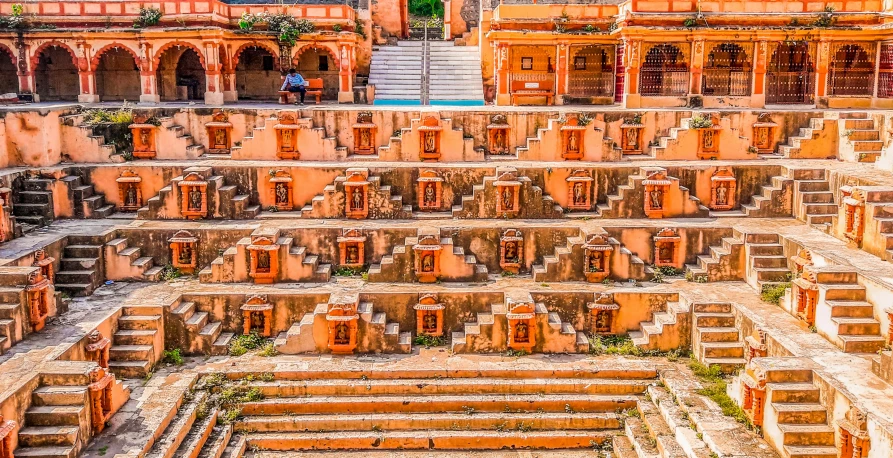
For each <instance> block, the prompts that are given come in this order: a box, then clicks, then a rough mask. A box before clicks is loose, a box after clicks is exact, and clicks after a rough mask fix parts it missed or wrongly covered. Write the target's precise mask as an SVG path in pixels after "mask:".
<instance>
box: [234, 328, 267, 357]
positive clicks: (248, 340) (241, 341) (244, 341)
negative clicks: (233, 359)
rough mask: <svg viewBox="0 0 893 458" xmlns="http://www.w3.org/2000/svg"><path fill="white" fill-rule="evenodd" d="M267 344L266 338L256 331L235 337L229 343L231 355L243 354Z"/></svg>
mask: <svg viewBox="0 0 893 458" xmlns="http://www.w3.org/2000/svg"><path fill="white" fill-rule="evenodd" d="M264 344H266V340H265V339H264V338H263V337H261V336H260V334H258V333H256V332H252V333H251V334H248V335H238V336H235V337H233V340H232V341H230V343H229V354H230V356H242V355H244V354H245V353H248V352H249V351H251V350H257V349H259V348H261V347H263V346H264Z"/></svg>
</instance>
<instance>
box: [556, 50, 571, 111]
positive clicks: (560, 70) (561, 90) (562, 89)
mask: <svg viewBox="0 0 893 458" xmlns="http://www.w3.org/2000/svg"><path fill="white" fill-rule="evenodd" d="M569 54H570V47H569V46H568V45H567V43H559V44H558V46H556V49H555V55H556V56H557V59H558V66H557V68H556V73H555V100H556V101H560V100H562V97H561V96H562V95H564V94H567V78H568V70H567V65H568V61H569V60H570V56H569Z"/></svg>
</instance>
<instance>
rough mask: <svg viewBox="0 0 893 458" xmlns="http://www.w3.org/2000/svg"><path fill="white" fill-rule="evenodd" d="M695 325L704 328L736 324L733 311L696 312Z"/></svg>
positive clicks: (726, 326)
mask: <svg viewBox="0 0 893 458" xmlns="http://www.w3.org/2000/svg"><path fill="white" fill-rule="evenodd" d="M695 326H697V327H703V328H728V327H734V326H735V315H732V314H731V313H698V312H696V313H695Z"/></svg>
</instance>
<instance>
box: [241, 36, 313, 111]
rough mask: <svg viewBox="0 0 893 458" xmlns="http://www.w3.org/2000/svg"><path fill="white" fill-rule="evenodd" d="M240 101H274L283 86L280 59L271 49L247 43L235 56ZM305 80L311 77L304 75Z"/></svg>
mask: <svg viewBox="0 0 893 458" xmlns="http://www.w3.org/2000/svg"><path fill="white" fill-rule="evenodd" d="M233 63H234V66H235V67H234V68H235V73H236V90H237V91H238V93H239V98H240V99H248V100H274V99H276V98H277V96H278V91H279V87H280V86H281V85H282V72H281V71H280V68H279V57H278V55H277V54H276V52H275V51H273V50H272V49H271V47H269V46H266V45H262V44H257V43H246V44H244V45H242V46H241V47H239V49H238V50H237V51H236V52H235V53H234V54H233ZM304 77H305V78H308V77H309V76H307V75H304Z"/></svg>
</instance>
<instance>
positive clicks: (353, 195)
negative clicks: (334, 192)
mask: <svg viewBox="0 0 893 458" xmlns="http://www.w3.org/2000/svg"><path fill="white" fill-rule="evenodd" d="M344 199H345V201H346V202H345V208H344V216H345V217H347V218H353V219H366V218H368V217H369V181H368V179H367V178H366V176H365V175H363V174H362V173H360V172H351V174H350V175H349V176H348V177H347V179H346V180H345V181H344Z"/></svg>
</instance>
